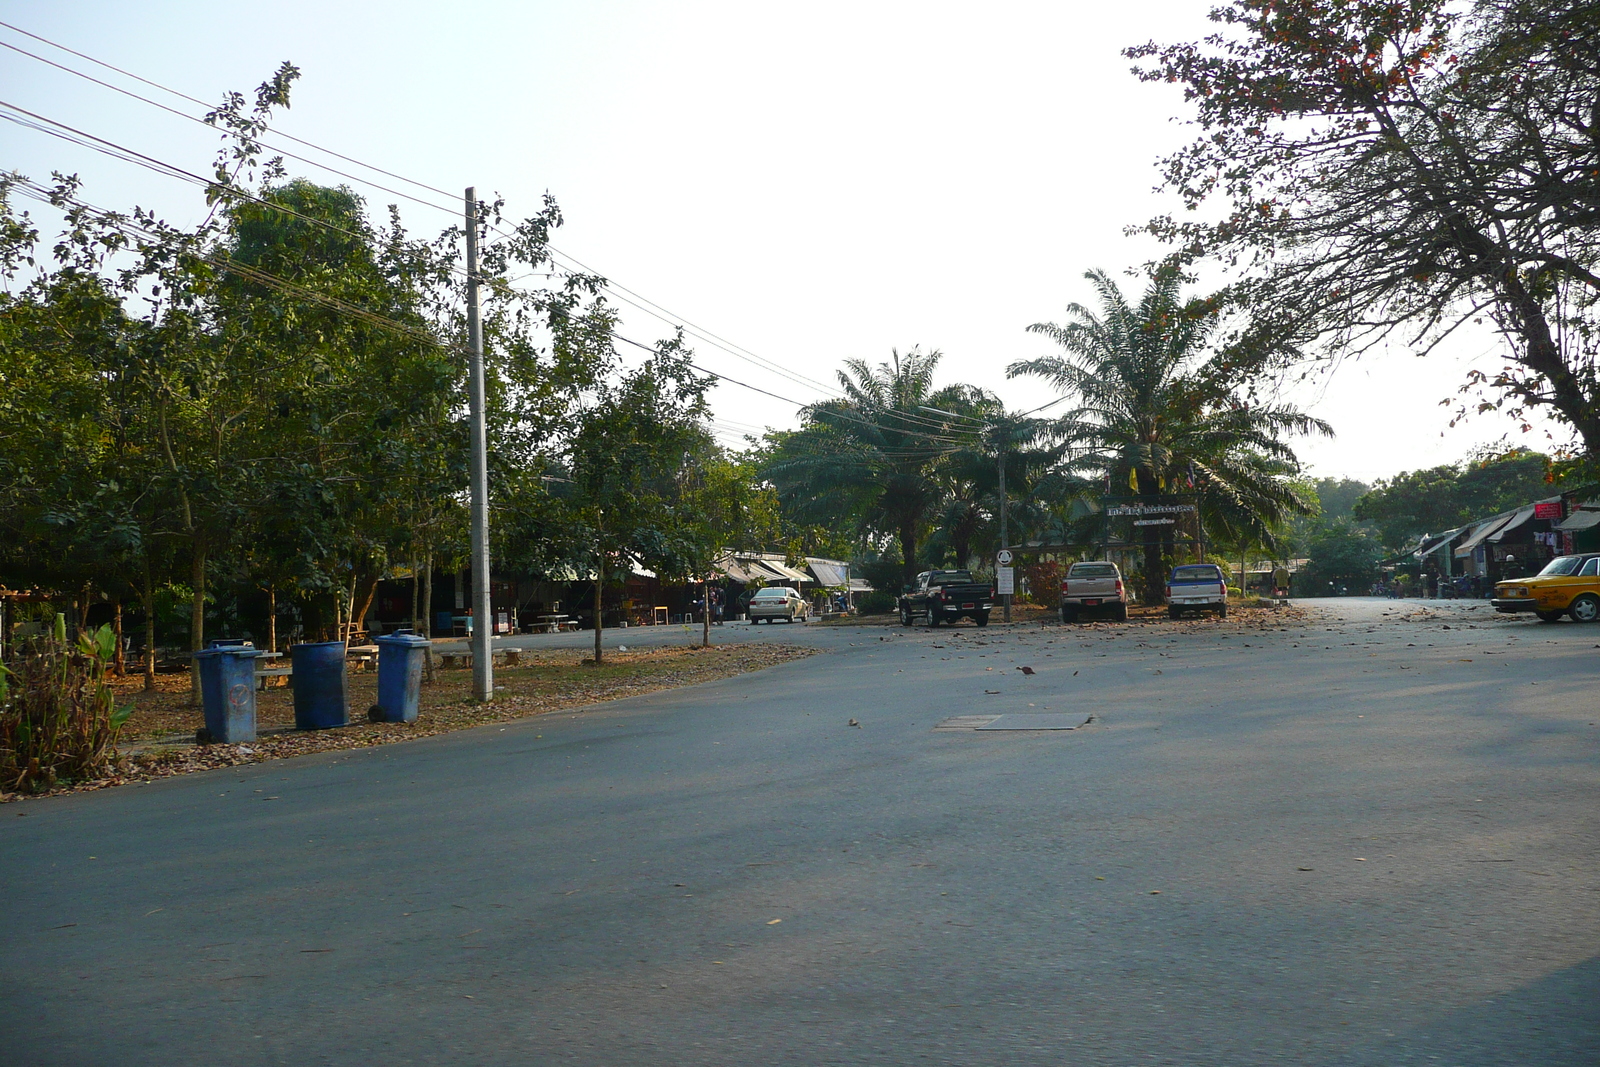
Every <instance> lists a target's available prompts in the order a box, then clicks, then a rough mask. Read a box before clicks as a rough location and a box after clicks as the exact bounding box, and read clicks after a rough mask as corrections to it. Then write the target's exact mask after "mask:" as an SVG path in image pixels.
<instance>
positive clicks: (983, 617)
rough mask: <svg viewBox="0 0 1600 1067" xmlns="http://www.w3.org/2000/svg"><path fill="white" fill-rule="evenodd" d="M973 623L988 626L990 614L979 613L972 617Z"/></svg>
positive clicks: (985, 612)
mask: <svg viewBox="0 0 1600 1067" xmlns="http://www.w3.org/2000/svg"><path fill="white" fill-rule="evenodd" d="M972 621H973V622H975V623H977V624H978V625H979V626H988V625H989V613H988V612H987V611H982V612H979V613H978V614H976V615H974V616H973V617H972Z"/></svg>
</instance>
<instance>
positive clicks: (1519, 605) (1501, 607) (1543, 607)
mask: <svg viewBox="0 0 1600 1067" xmlns="http://www.w3.org/2000/svg"><path fill="white" fill-rule="evenodd" d="M1489 603H1491V604H1493V605H1494V610H1496V611H1501V612H1506V613H1508V614H1509V613H1511V612H1517V611H1531V612H1533V613H1534V614H1536V615H1538V616H1539V618H1540V620H1541V621H1543V622H1555V621H1556V620H1557V619H1559V618H1561V616H1563V615H1571V616H1572V621H1573V622H1594V621H1595V620H1596V619H1600V552H1587V553H1584V554H1583V555H1579V556H1557V557H1556V558H1555V559H1553V560H1551V561H1550V562H1549V563H1547V564H1545V568H1544V570H1542V571H1540V572H1539V574H1538V576H1537V577H1534V578H1514V579H1511V580H1509V581H1504V582H1500V583H1499V584H1497V585H1496V586H1495V587H1494V599H1493V600H1491V601H1489Z"/></svg>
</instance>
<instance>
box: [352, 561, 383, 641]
mask: <svg viewBox="0 0 1600 1067" xmlns="http://www.w3.org/2000/svg"><path fill="white" fill-rule="evenodd" d="M381 581H383V574H382V572H379V573H378V574H377V575H376V576H374V577H373V579H372V581H371V583H370V584H369V585H368V586H367V591H366V594H365V595H364V596H362V598H361V604H360V606H359V607H356V608H354V609H353V610H352V611H351V613H350V630H351V632H352V633H354V632H355V631H356V630H364V629H366V626H367V612H369V611H371V610H372V600H373V598H374V597H376V596H377V595H378V583H379V582H381ZM355 589H356V583H355V582H351V583H350V599H351V600H352V601H353V600H355Z"/></svg>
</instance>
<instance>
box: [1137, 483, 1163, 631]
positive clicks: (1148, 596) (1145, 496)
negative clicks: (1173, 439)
mask: <svg viewBox="0 0 1600 1067" xmlns="http://www.w3.org/2000/svg"><path fill="white" fill-rule="evenodd" d="M1137 476H1138V486H1139V499H1140V501H1142V502H1143V503H1146V504H1159V503H1160V502H1161V500H1160V497H1161V487H1160V486H1159V485H1158V484H1157V482H1156V479H1155V476H1154V475H1152V474H1150V473H1148V472H1146V471H1143V470H1141V471H1139V472H1138V475H1137ZM1159 529H1160V527H1158V526H1142V527H1140V530H1141V535H1140V541H1141V544H1142V546H1143V548H1144V602H1145V604H1146V605H1148V606H1152V607H1153V606H1155V605H1158V604H1164V603H1166V600H1167V597H1166V593H1165V590H1166V586H1167V583H1166V575H1165V574H1163V573H1162V571H1163V570H1164V568H1163V566H1162V562H1161V547H1162V546H1161V534H1159V533H1158V532H1157V531H1158V530H1159Z"/></svg>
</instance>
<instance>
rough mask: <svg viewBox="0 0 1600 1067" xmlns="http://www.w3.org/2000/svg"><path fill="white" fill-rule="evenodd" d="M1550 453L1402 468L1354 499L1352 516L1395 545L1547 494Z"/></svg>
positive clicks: (1389, 545) (1396, 548)
mask: <svg viewBox="0 0 1600 1067" xmlns="http://www.w3.org/2000/svg"><path fill="white" fill-rule="evenodd" d="M1550 470H1551V465H1550V458H1549V457H1548V456H1545V455H1542V454H1541V453H1538V452H1532V451H1527V450H1522V449H1518V450H1516V451H1513V452H1509V453H1506V454H1504V455H1499V456H1486V457H1483V458H1481V459H1478V460H1475V461H1469V462H1466V463H1450V464H1445V465H1443V466H1439V467H1431V468H1429V469H1427V470H1420V471H1402V472H1401V473H1400V474H1397V475H1395V476H1394V477H1393V478H1388V479H1384V480H1381V481H1379V482H1377V483H1376V484H1375V485H1374V486H1373V487H1372V489H1371V490H1370V491H1369V492H1367V493H1366V494H1365V495H1363V496H1362V497H1361V498H1360V499H1358V500H1357V501H1356V503H1355V506H1354V508H1353V509H1352V512H1351V514H1352V516H1353V517H1354V518H1355V519H1357V520H1358V521H1360V522H1366V523H1371V524H1372V525H1373V526H1375V527H1376V528H1377V531H1378V536H1379V538H1380V540H1381V541H1382V543H1383V544H1384V546H1385V547H1387V548H1388V549H1390V550H1391V551H1400V550H1401V549H1404V548H1409V547H1413V546H1415V544H1416V542H1417V540H1418V538H1421V537H1423V536H1425V535H1428V534H1437V533H1443V532H1445V531H1446V530H1449V529H1452V528H1454V527H1457V526H1463V525H1465V524H1466V523H1469V522H1472V521H1473V520H1475V519H1483V518H1487V517H1489V516H1490V515H1495V514H1498V513H1499V512H1502V511H1510V510H1511V509H1512V508H1517V507H1522V506H1523V505H1525V504H1528V503H1531V502H1532V501H1534V500H1537V499H1539V498H1541V497H1546V496H1552V495H1554V493H1555V492H1556V489H1555V488H1553V487H1552V486H1551V485H1550V484H1549V479H1550V474H1549V472H1550Z"/></svg>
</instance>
